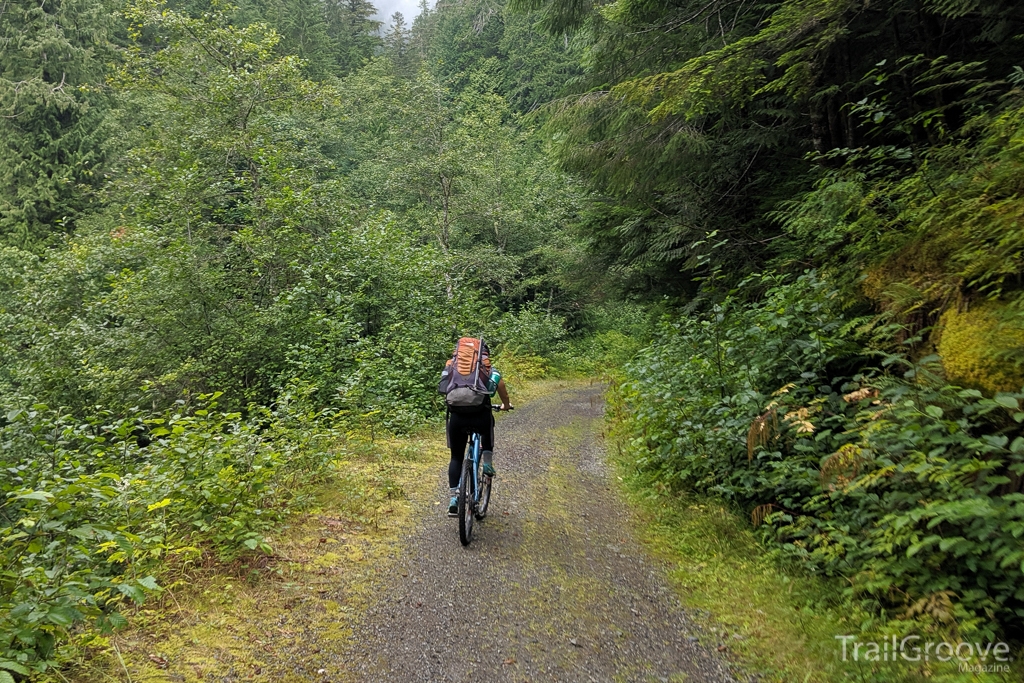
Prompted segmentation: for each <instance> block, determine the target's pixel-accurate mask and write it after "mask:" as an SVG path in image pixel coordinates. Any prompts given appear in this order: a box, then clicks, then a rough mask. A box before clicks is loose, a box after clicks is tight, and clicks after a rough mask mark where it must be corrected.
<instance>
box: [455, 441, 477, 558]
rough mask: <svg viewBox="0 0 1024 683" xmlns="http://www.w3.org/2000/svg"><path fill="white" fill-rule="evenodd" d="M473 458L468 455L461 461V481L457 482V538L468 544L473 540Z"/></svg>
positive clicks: (463, 543)
mask: <svg viewBox="0 0 1024 683" xmlns="http://www.w3.org/2000/svg"><path fill="white" fill-rule="evenodd" d="M473 493H474V491H473V459H472V458H470V457H469V456H468V455H467V456H466V459H465V460H463V461H462V481H461V482H460V483H459V540H460V541H461V542H462V545H469V542H470V541H472V540H473Z"/></svg>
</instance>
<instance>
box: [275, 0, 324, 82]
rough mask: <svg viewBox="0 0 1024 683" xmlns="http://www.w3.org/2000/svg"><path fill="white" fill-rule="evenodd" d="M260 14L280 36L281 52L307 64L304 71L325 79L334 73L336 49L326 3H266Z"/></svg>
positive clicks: (295, 0)
mask: <svg viewBox="0 0 1024 683" xmlns="http://www.w3.org/2000/svg"><path fill="white" fill-rule="evenodd" d="M261 4H262V8H261V14H262V15H263V18H264V20H265V21H267V22H268V23H269V24H270V25H271V26H273V27H274V30H275V31H277V32H278V33H280V34H281V37H282V40H281V43H280V44H279V45H278V50H279V51H280V52H281V53H283V54H287V55H295V56H296V57H299V58H300V59H302V60H303V61H305V62H306V67H305V71H306V73H307V74H308V75H310V76H312V77H313V78H317V79H322V78H324V77H325V76H327V75H328V74H330V73H332V72H333V71H334V67H335V46H334V42H333V41H332V39H331V35H330V30H331V27H330V26H329V24H328V21H327V8H326V5H325V3H324V1H323V0H264V1H263V2H262V3H261Z"/></svg>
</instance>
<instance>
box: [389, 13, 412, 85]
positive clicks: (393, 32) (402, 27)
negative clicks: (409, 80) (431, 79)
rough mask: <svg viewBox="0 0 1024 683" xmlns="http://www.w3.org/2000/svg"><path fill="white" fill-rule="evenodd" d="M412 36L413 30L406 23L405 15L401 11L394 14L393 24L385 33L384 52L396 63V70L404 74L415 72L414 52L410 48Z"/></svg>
mask: <svg viewBox="0 0 1024 683" xmlns="http://www.w3.org/2000/svg"><path fill="white" fill-rule="evenodd" d="M411 37H412V32H411V31H410V29H409V27H408V25H407V24H406V23H405V16H403V15H402V13H401V12H395V13H394V14H392V15H391V26H390V28H388V31H387V33H385V34H384V54H385V55H387V56H388V57H389V58H390V59H391V62H392V63H393V64H394V65H395V71H396V72H397V73H399V74H401V75H403V76H409V75H412V73H413V57H414V54H413V52H412V51H411V50H410V49H409V42H410V39H411Z"/></svg>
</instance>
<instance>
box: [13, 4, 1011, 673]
mask: <svg viewBox="0 0 1024 683" xmlns="http://www.w3.org/2000/svg"><path fill="white" fill-rule="evenodd" d="M375 15H376V9H375V8H374V7H373V6H372V5H371V4H370V3H369V2H367V1H366V0H239V2H238V3H237V4H230V5H229V4H226V3H221V2H217V1H215V0H167V1H166V2H160V1H157V0H133V1H132V2H129V3H127V4H124V3H122V2H121V1H120V0H38V1H37V2H32V3H24V2H14V3H4V4H0V404H2V408H3V410H0V469H2V472H3V474H2V475H0V492H2V493H3V496H4V497H3V500H0V539H2V540H3V544H2V546H0V683H3V682H4V681H8V680H23V679H30V678H32V677H34V676H45V675H46V674H47V672H48V671H52V670H53V669H54V668H55V667H57V668H59V667H60V665H61V663H62V662H63V661H65V660H66V659H67V658H68V657H70V656H71V654H69V653H72V652H75V651H76V648H80V647H82V646H85V645H88V644H89V643H90V642H91V640H90V639H92V638H95V637H96V635H97V634H101V633H103V632H104V631H108V630H110V629H114V628H118V627H120V626H122V625H123V624H125V623H126V617H125V616H124V613H126V612H128V611H129V608H130V606H131V605H132V604H133V603H142V602H143V601H144V600H145V599H146V598H147V596H149V595H151V594H153V593H156V592H159V590H160V577H161V573H162V572H166V571H170V570H172V569H173V567H174V566H176V565H178V564H180V563H182V562H187V561H190V558H194V557H196V556H198V555H206V556H210V557H216V558H219V559H220V560H223V561H230V560H233V559H235V558H237V557H240V556H245V555H252V554H259V553H262V552H269V546H268V545H267V542H266V540H265V535H266V533H267V530H268V529H270V528H272V527H273V526H274V525H275V524H276V523H277V522H278V521H280V520H281V519H282V518H283V517H284V516H285V515H287V514H288V513H289V512H290V511H291V510H293V509H295V508H296V507H297V506H301V504H302V495H301V486H300V485H299V484H297V482H304V483H308V482H311V481H315V480H320V479H322V478H325V477H329V476H330V475H329V470H330V469H331V467H332V466H333V465H332V462H331V456H330V454H329V453H327V452H325V449H322V448H318V447H316V443H317V442H318V439H325V438H327V439H335V438H337V439H343V438H345V435H346V434H351V433H353V432H354V431H359V430H370V431H372V432H374V433H403V432H407V431H408V430H411V429H413V428H416V427H417V425H420V424H422V423H423V422H424V421H429V420H432V419H436V418H437V416H438V415H439V414H440V413H441V412H443V411H442V408H441V406H442V402H441V398H440V396H438V395H437V393H436V391H435V385H436V379H437V373H438V370H439V368H440V367H441V366H442V365H443V362H444V359H445V357H446V356H447V355H448V354H449V353H450V351H451V346H452V342H453V341H454V339H456V338H457V337H458V336H459V335H460V334H484V335H485V336H486V338H487V339H488V340H489V341H490V342H491V343H492V344H493V345H494V347H495V349H496V355H497V358H498V359H499V360H500V361H501V363H503V364H504V367H505V368H507V370H508V373H509V375H508V376H509V379H510V380H512V379H515V378H531V377H537V376H542V375H544V374H563V375H567V374H576V375H593V374H602V375H605V376H609V377H611V378H612V388H611V395H612V401H611V405H612V407H613V410H612V411H611V412H612V417H613V419H615V420H616V421H617V423H618V425H617V429H618V430H619V431H620V432H621V433H622V434H623V435H624V444H625V446H624V447H625V448H626V450H627V451H628V457H629V458H630V459H631V461H635V464H636V468H637V469H638V470H639V471H640V472H641V473H642V474H643V476H645V477H647V478H648V479H649V482H650V485H651V486H652V487H655V486H656V487H662V488H667V489H668V490H671V491H675V492H678V493H679V494H680V495H683V494H685V495H690V494H697V495H707V496H713V497H715V498H718V499H723V500H725V501H726V502H727V503H728V504H729V505H730V506H732V507H734V508H735V509H737V510H740V511H742V512H743V514H744V515H749V516H750V520H751V524H752V525H753V526H755V527H756V528H757V530H758V533H760V534H761V535H762V539H763V542H764V544H765V545H766V546H767V547H770V548H772V549H774V552H776V553H777V554H778V555H779V558H780V562H792V563H796V564H798V565H799V566H801V567H802V568H803V570H804V571H807V572H811V573H815V574H819V575H822V576H824V577H828V579H829V580H834V581H836V582H837V583H841V584H842V586H843V590H844V596H845V598H844V599H845V601H846V603H845V609H849V610H851V611H852V613H853V614H855V615H856V617H857V621H858V623H861V624H862V628H863V630H864V632H865V633H869V634H874V635H878V634H884V635H885V636H890V635H892V636H900V637H902V636H905V635H908V634H913V633H931V634H950V633H956V634H959V635H960V636H961V637H965V638H974V639H978V640H981V639H986V638H987V639H996V638H1003V639H1008V640H1010V641H1012V642H1014V643H1016V644H1017V647H1018V648H1019V646H1020V642H1021V638H1022V635H1021V634H1022V633H1024V429H1022V427H1021V425H1022V422H1024V404H1022V403H1021V400H1022V399H1024V277H1022V275H1024V227H1022V226H1024V197H1022V193H1024V185H1022V183H1024V70H1022V69H1024V43H1022V41H1024V6H1022V5H1020V4H1018V3H1016V2H1013V0H873V1H872V2H866V1H865V0H772V1H762V0H710V1H708V0H697V1H691V0H678V1H677V2H637V1H635V0H615V1H614V2H601V3H587V2H577V1H576V0H510V2H509V4H506V3H505V2H504V0H458V1H455V2H438V3H437V5H436V6H430V5H428V4H427V3H426V2H425V1H424V2H423V3H422V4H421V6H420V9H419V13H418V14H417V16H416V17H415V19H414V20H412V21H411V23H409V22H407V20H406V19H405V18H404V17H403V16H401V15H400V14H396V15H395V16H393V17H392V18H391V19H390V21H388V22H386V23H385V22H381V21H379V20H377V19H376V18H375Z"/></svg>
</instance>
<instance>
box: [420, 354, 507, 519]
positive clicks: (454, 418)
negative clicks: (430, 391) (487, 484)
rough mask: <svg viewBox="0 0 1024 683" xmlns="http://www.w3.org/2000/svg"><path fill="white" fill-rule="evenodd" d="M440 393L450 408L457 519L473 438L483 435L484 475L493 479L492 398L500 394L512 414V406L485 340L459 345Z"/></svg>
mask: <svg viewBox="0 0 1024 683" xmlns="http://www.w3.org/2000/svg"><path fill="white" fill-rule="evenodd" d="M438 391H440V392H441V393H442V394H444V395H445V403H446V404H447V406H448V414H447V420H446V422H447V428H446V434H447V437H448V447H449V448H450V449H451V455H452V459H451V462H449V463H448V486H449V489H450V494H451V502H450V503H449V505H448V515H449V516H453V517H454V516H457V515H458V491H459V477H460V476H461V474H462V460H463V458H465V456H466V443H467V442H468V441H469V435H470V434H474V433H476V434H479V435H480V450H481V453H480V455H481V459H482V460H483V470H484V474H486V475H488V476H491V477H493V476H494V475H495V470H494V463H493V460H492V459H493V453H494V415H492V414H491V397H492V396H494V394H495V392H497V394H498V396H499V397H500V398H501V408H500V410H511V409H512V404H511V403H510V402H509V398H508V389H506V388H505V380H503V379H502V378H501V373H500V372H498V370H497V369H496V368H494V367H493V366H492V365H491V358H490V350H489V349H488V348H487V344H485V343H484V341H483V339H475V338H473V337H463V338H461V339H459V341H458V343H457V344H456V345H455V352H454V353H453V354H452V357H451V358H450V359H448V362H447V363H446V364H445V368H444V371H443V372H442V373H441V381H440V383H439V384H438Z"/></svg>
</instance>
